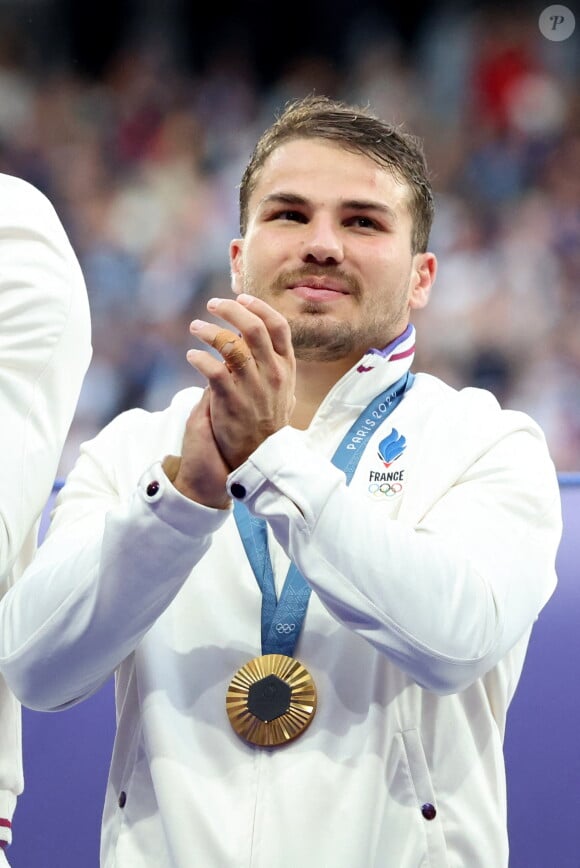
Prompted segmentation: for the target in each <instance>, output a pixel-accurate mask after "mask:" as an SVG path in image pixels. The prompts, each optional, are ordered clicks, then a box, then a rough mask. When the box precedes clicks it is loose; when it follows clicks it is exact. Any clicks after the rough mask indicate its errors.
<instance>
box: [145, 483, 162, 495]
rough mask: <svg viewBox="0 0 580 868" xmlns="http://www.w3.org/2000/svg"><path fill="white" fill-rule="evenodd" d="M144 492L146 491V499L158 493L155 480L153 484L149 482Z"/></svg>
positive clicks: (157, 485)
mask: <svg viewBox="0 0 580 868" xmlns="http://www.w3.org/2000/svg"><path fill="white" fill-rule="evenodd" d="M145 490H146V491H147V496H148V497H154V496H155V495H156V494H157V492H158V491H159V483H158V482H157V480H155V481H154V482H150V483H149V485H148V486H147V488H146V489H145Z"/></svg>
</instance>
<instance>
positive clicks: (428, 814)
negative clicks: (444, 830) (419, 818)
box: [421, 802, 437, 820]
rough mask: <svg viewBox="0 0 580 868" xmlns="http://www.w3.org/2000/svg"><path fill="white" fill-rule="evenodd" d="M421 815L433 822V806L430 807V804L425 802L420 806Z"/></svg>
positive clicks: (434, 812) (434, 814) (434, 813)
mask: <svg viewBox="0 0 580 868" xmlns="http://www.w3.org/2000/svg"><path fill="white" fill-rule="evenodd" d="M421 813H422V814H423V816H424V817H425V819H426V820H434V819H435V817H436V816H437V811H436V810H435V805H432V804H431V803H430V802H426V803H425V804H424V805H421Z"/></svg>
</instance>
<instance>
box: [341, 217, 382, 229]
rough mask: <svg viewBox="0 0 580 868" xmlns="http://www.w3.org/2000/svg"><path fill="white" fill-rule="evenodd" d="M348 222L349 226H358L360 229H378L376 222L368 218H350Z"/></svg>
mask: <svg viewBox="0 0 580 868" xmlns="http://www.w3.org/2000/svg"><path fill="white" fill-rule="evenodd" d="M348 222H349V224H350V225H351V226H359V227H360V228H361V229H378V228H379V224H378V223H377V222H376V220H372V219H371V218H370V217H363V216H357V217H351V218H350V219H349V221H348Z"/></svg>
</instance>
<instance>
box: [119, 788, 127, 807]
mask: <svg viewBox="0 0 580 868" xmlns="http://www.w3.org/2000/svg"><path fill="white" fill-rule="evenodd" d="M126 801H127V793H126V792H125V790H121V792H120V793H119V800H118V803H117V804H118V805H119V807H120V808H124V807H125V803H126Z"/></svg>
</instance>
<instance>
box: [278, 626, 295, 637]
mask: <svg viewBox="0 0 580 868" xmlns="http://www.w3.org/2000/svg"><path fill="white" fill-rule="evenodd" d="M295 629H296V624H276V632H277V633H285V634H286V636H287V635H288V633H293V632H294V630H295Z"/></svg>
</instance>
